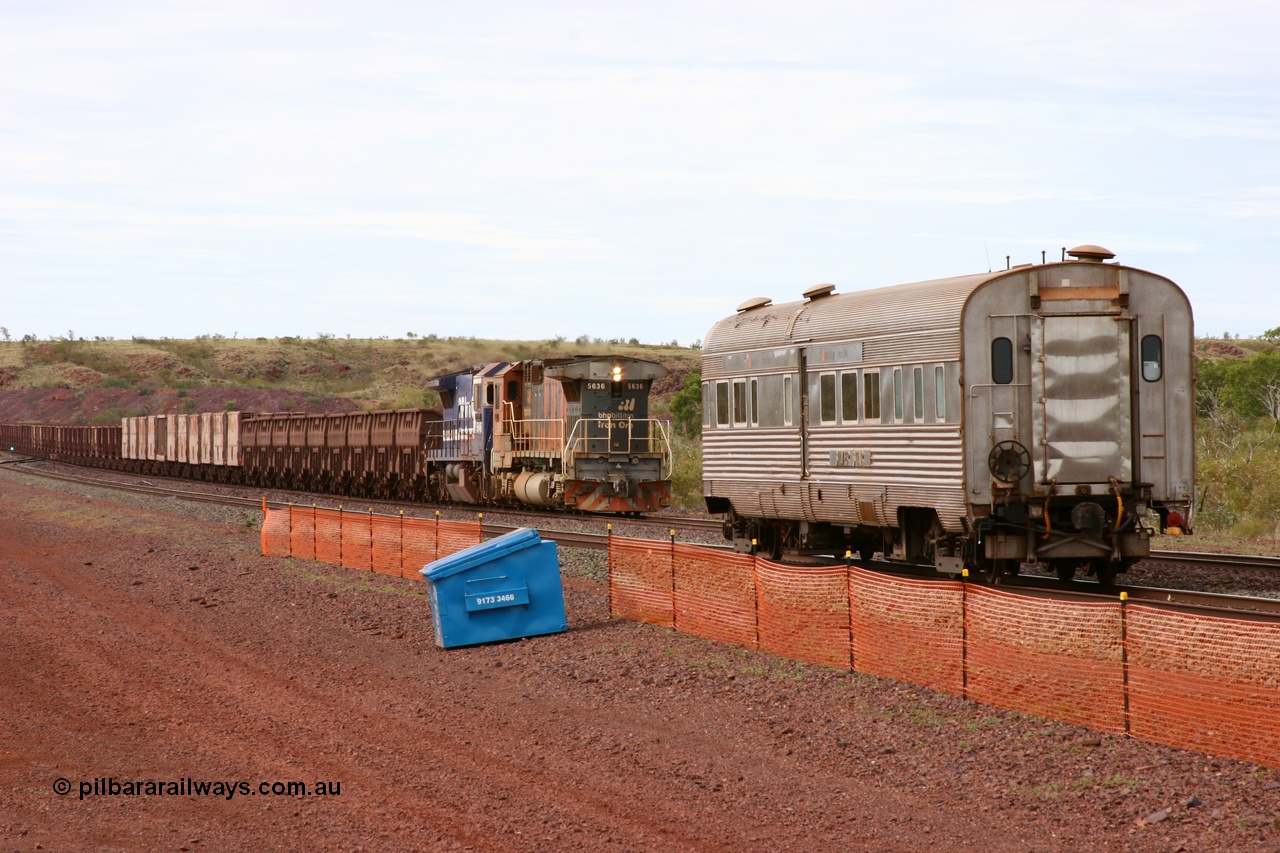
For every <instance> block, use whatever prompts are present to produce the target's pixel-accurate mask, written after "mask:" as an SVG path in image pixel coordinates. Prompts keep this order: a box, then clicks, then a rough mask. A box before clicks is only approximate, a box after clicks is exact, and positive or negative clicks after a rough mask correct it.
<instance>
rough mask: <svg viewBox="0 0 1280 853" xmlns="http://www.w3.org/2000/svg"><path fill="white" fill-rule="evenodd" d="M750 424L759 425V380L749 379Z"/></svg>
mask: <svg viewBox="0 0 1280 853" xmlns="http://www.w3.org/2000/svg"><path fill="white" fill-rule="evenodd" d="M750 402H751V410H750V414H751V425H752V426H760V380H758V379H752V380H751V401H750Z"/></svg>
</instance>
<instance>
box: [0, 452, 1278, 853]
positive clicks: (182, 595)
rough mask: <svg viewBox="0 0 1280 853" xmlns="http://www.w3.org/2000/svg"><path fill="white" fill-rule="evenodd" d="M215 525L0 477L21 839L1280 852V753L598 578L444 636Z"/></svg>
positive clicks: (193, 846) (11, 844)
mask: <svg viewBox="0 0 1280 853" xmlns="http://www.w3.org/2000/svg"><path fill="white" fill-rule="evenodd" d="M86 495H89V496H88V497H86ZM216 512H218V513H222V515H221V516H219V517H221V518H224V519H225V518H226V517H227V513H228V511H226V510H218V511H216ZM212 514H213V511H210V510H207V509H202V508H199V507H192V506H190V505H186V504H182V505H175V506H171V507H170V506H167V505H165V506H162V505H158V504H145V503H141V502H139V501H138V500H134V499H131V498H125V497H113V496H108V495H106V493H102V492H97V491H91V490H84V489H79V490H78V491H77V490H75V489H67V488H66V487H60V486H55V485H45V484H44V483H41V482H38V481H36V480H34V479H31V478H28V477H26V476H23V475H21V474H19V473H17V472H15V471H14V470H13V468H11V467H7V466H6V467H4V468H0V637H2V639H0V649H2V654H0V695H2V696H3V698H4V702H3V706H2V707H3V710H2V711H0V850H6V851H7V850H18V851H30V850H53V851H77V850H83V851H116V850H129V851H133V850H179V851H200V850H207V851H215V850H217V851H222V850H348V851H349V850H368V851H400V850H406V851H407V850H468V849H469V850H500V851H506V850H512V851H517V850H597V849H616V850H735V851H737V850H834V849H849V850H870V851H904V850H905V851H911V850H929V851H935V850H966V849H973V850H983V851H1005V850H1007V851H1028V850H1085V849H1088V850H1187V851H1192V850H1210V849H1222V850H1226V849H1231V850H1272V851H1275V850H1280V843H1278V842H1277V841H1276V840H1275V835H1274V834H1276V833H1280V830H1278V829H1277V818H1278V817H1280V782H1278V781H1277V775H1276V774H1275V773H1274V772H1273V771H1270V770H1265V769H1261V768H1256V767H1252V766H1250V765H1246V764H1241V763H1239V762H1231V761H1222V760H1215V759H1211V758H1208V757H1205V756H1199V755H1192V754H1188V753H1182V752H1178V751H1175V750H1169V749H1165V748H1162V747H1157V746H1153V745H1150V744H1142V743H1137V742H1135V741H1131V740H1126V739H1123V738H1113V737H1104V736H1098V735H1094V734H1092V733H1090V732H1087V731H1085V730H1083V729H1079V728H1075V727H1070V726H1064V725H1059V724H1055V723H1047V722H1045V721H1043V720H1037V719H1034V718H1030V717H1025V716H1022V715H1018V714H1011V713H1007V712H1002V711H995V710H993V709H990V708H984V707H981V706H978V705H974V704H971V703H965V702H963V701H961V700H958V699H953V698H950V697H945V696H939V695H937V694H933V693H930V692H928V691H923V690H917V689H915V688H910V687H906V686H904V685H900V684H896V683H894V682H892V681H887V680H882V679H874V678H869V677H865V676H857V675H853V674H850V673H843V672H837V671H834V670H826V669H823V668H820V667H808V666H802V665H799V664H794V663H791V662H788V661H784V660H781V659H778V658H775V657H772V656H770V655H767V654H763V653H757V652H750V651H746V650H742V649H736V648H733V647H729V646H722V645H717V644H714V643H708V642H705V641H701V640H696V639H692V638H689V637H685V636H682V635H679V634H676V633H674V632H671V631H669V630H665V629H658V628H653V627H651V626H645V625H640V624H636V623H632V622H626V621H622V620H613V619H610V618H609V617H608V609H607V601H606V592H605V587H604V585H603V584H601V583H599V582H598V581H592V580H588V579H586V578H582V577H568V578H566V598H567V607H568V612H569V621H570V630H569V631H568V632H567V633H564V634H561V635H556V636H551V637H542V638H535V639H530V640H524V641H520V642H513V643H507V644H500V645H494V646H487V647H480V648H473V649H461V650H452V651H443V650H440V649H437V648H436V647H435V646H434V643H433V640H432V629H431V623H430V618H429V615H428V608H427V602H426V598H425V596H424V595H423V589H424V588H423V585H422V584H418V583H414V582H411V581H402V580H398V579H390V578H386V577H384V576H381V575H368V574H362V573H357V572H352V571H350V570H346V569H339V568H333V567H328V566H323V565H321V564H317V563H310V562H305V561H299V560H288V559H271V558H264V557H262V556H261V555H260V554H259V553H258V550H257V549H258V539H257V531H256V529H255V528H254V527H253V519H252V518H248V520H247V521H246V522H242V523H227V522H226V521H213V520H210V517H211V515H212ZM95 778H114V779H115V780H116V781H117V782H119V783H124V782H131V781H137V780H157V781H170V780H174V781H176V780H183V779H188V778H190V779H192V780H195V781H208V782H217V781H228V782H231V783H232V784H233V785H234V784H236V783H239V782H241V781H244V782H246V783H248V784H249V786H251V788H252V789H256V787H257V785H258V784H259V783H261V782H268V783H269V782H275V781H289V780H298V781H305V782H306V783H308V784H314V783H315V782H317V781H325V782H332V783H340V785H341V790H340V795H338V796H308V797H301V796H268V795H259V794H256V793H245V792H243V791H241V792H237V793H236V794H235V795H234V796H233V797H231V798H230V799H228V798H226V797H224V796H191V795H173V796H163V795H158V794H157V795H150V796H147V795H142V796H137V795H135V796H126V795H123V794H122V795H119V796H87V797H85V798H83V799H82V798H81V797H80V788H81V785H82V784H85V783H87V784H89V785H90V786H92V784H93V780H94V779H95ZM58 779H65V780H68V781H69V782H70V784H71V791H70V793H68V794H66V795H62V796H60V795H59V794H57V793H55V791H54V785H55V781H56V780H58ZM1193 796H1194V797H1195V798H1196V800H1197V802H1196V803H1194V804H1192V805H1187V804H1186V801H1187V800H1188V799H1189V798H1191V797H1193ZM1161 812H1164V817H1160V814H1161Z"/></svg>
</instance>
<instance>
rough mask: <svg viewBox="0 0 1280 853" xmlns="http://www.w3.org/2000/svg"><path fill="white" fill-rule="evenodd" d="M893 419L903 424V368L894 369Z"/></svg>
mask: <svg viewBox="0 0 1280 853" xmlns="http://www.w3.org/2000/svg"><path fill="white" fill-rule="evenodd" d="M893 419H894V420H895V421H897V422H898V423H902V368H901V367H895V368H894V369H893Z"/></svg>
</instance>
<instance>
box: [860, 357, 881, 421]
mask: <svg viewBox="0 0 1280 853" xmlns="http://www.w3.org/2000/svg"><path fill="white" fill-rule="evenodd" d="M862 419H863V421H865V422H867V423H881V420H880V369H879V368H876V369H874V370H864V371H862Z"/></svg>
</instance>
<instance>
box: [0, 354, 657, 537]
mask: <svg viewBox="0 0 1280 853" xmlns="http://www.w3.org/2000/svg"><path fill="white" fill-rule="evenodd" d="M666 372H667V371H666V368H664V367H663V366H662V365H660V364H658V363H657V362H653V361H645V360H643V359H636V358H626V357H613V356H582V357H577V358H560V359H542V360H531V361H521V362H495V363H491V364H484V365H479V366H477V367H474V368H471V369H469V370H463V371H459V372H456V373H450V374H447V375H445V376H441V377H439V378H437V379H434V380H432V381H431V382H430V383H428V384H429V387H432V388H435V389H436V390H437V391H439V393H440V397H441V401H442V404H443V412H438V411H433V410H429V409H403V410H397V411H382V412H356V413H346V414H336V415H335V414H330V415H307V414H297V413H287V412H286V413H269V414H252V413H246V412H218V413H212V412H203V413H199V414H166V415H150V416H147V417H136V418H124V419H123V421H122V422H121V424H120V425H119V426H114V425H113V426H80V425H77V426H66V425H45V424H0V446H2V447H5V448H8V449H10V450H11V451H14V452H18V453H25V454H29V455H32V456H38V457H43V458H48V459H52V460H55V461H60V462H68V463H71V464H76V465H85V466H90V467H101V468H110V469H116V470H122V471H131V472H136V473H140V474H146V475H159V476H170V477H182V478H186V479H193V480H202V481H208V482H216V483H227V484H232V485H247V486H258V487H268V488H296V489H307V490H314V491H320V492H328V493H334V494H343V495H352V496H362V497H382V498H394V499H404V500H432V501H457V502H463V503H473V504H528V505H533V506H540V507H551V508H558V509H574V510H580V511H584V512H611V513H626V514H634V513H647V512H655V511H657V510H659V509H662V508H663V507H666V506H669V505H670V503H671V444H670V440H669V437H668V434H667V429H666V424H665V423H664V422H663V421H660V420H656V419H653V418H650V417H649V416H648V400H649V390H650V387H651V385H652V383H653V380H655V379H658V378H660V377H662V376H664V375H665V374H666Z"/></svg>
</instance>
